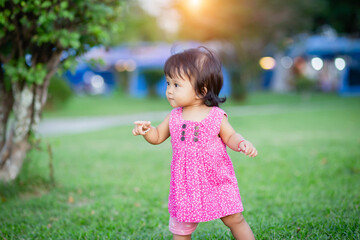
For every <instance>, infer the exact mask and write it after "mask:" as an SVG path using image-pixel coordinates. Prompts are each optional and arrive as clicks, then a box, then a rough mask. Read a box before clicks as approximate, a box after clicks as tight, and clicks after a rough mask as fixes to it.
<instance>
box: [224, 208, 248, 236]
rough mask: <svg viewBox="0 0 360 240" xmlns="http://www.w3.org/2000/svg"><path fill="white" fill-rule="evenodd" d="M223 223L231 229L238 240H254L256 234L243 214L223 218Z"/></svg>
mask: <svg viewBox="0 0 360 240" xmlns="http://www.w3.org/2000/svg"><path fill="white" fill-rule="evenodd" d="M221 220H222V221H223V223H224V224H225V225H226V226H227V227H229V228H230V230H231V233H232V235H233V236H234V238H235V239H236V240H240V239H241V240H247V239H249V240H250V239H251V240H254V239H255V237H254V234H253V232H252V231H251V228H250V226H249V224H248V223H247V222H246V221H245V218H244V217H243V215H242V214H241V213H235V214H233V215H229V216H226V217H223V218H221Z"/></svg>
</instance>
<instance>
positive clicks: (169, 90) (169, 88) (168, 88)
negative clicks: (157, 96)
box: [166, 86, 173, 94]
mask: <svg viewBox="0 0 360 240" xmlns="http://www.w3.org/2000/svg"><path fill="white" fill-rule="evenodd" d="M166 92H167V93H170V94H172V93H173V88H172V86H167V88H166Z"/></svg>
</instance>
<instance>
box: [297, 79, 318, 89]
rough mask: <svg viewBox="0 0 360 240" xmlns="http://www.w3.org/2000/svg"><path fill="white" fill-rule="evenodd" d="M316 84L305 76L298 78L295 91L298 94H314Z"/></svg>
mask: <svg viewBox="0 0 360 240" xmlns="http://www.w3.org/2000/svg"><path fill="white" fill-rule="evenodd" d="M315 86H316V82H315V81H314V80H313V79H310V78H308V77H305V76H298V77H297V78H296V79H295V89H296V91H298V92H312V91H314V90H315Z"/></svg>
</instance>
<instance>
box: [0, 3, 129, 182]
mask: <svg viewBox="0 0 360 240" xmlns="http://www.w3.org/2000/svg"><path fill="white" fill-rule="evenodd" d="M121 7H122V3H121V2H120V1H119V0H117V1H112V0H64V1H61V0H47V1H43V0H27V1H24V0H0V66H1V69H0V179H2V180H5V181H9V180H12V179H14V178H16V176H17V175H18V173H19V171H20V169H21V167H22V164H23V161H24V158H25V156H26V153H27V151H28V150H29V149H30V148H31V145H32V139H34V137H35V136H36V131H37V126H38V124H39V122H40V119H41V113H42V110H43V107H44V105H45V102H46V99H47V90H48V86H49V82H50V79H51V77H52V76H53V75H54V73H55V72H56V71H57V70H58V68H59V67H60V66H65V67H70V66H71V65H73V64H74V59H75V57H76V56H79V55H81V54H83V53H84V52H85V51H86V50H88V49H89V48H90V47H92V46H94V45H98V44H104V45H106V44H109V43H110V42H111V38H110V36H111V32H118V31H120V29H121V22H120V21H119V17H121V14H119V11H120V9H121ZM10 114H12V115H13V123H12V126H9V119H10ZM8 127H9V128H10V131H9V132H8V133H7V128H8Z"/></svg>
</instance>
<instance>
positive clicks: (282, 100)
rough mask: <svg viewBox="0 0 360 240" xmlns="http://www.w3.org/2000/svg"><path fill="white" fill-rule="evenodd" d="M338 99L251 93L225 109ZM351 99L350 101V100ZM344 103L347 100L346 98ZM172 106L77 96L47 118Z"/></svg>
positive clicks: (334, 100)
mask: <svg viewBox="0 0 360 240" xmlns="http://www.w3.org/2000/svg"><path fill="white" fill-rule="evenodd" d="M338 99H339V97H338V96H337V95H335V94H311V95H299V94H292V93H290V94H274V93H271V92H267V93H266V92H259V93H257V92H255V93H252V94H249V95H248V96H247V98H246V99H245V100H244V101H241V102H239V101H235V100H234V99H232V98H228V99H227V101H226V102H225V104H224V105H223V107H225V108H226V107H228V106H238V105H242V106H253V105H263V104H299V103H305V104H308V103H310V102H311V103H319V102H320V103H324V102H327V103H332V104H333V103H337V102H338ZM350 99H351V98H350ZM342 101H347V100H346V98H344V99H343V100H342ZM170 109H171V106H170V105H169V103H168V102H167V101H166V99H163V98H159V97H158V98H156V97H153V98H147V99H136V98H132V97H129V96H127V95H124V94H114V95H111V96H77V97H73V98H71V99H70V100H69V102H67V103H66V104H65V105H64V106H62V107H61V108H58V109H45V111H44V117H45V118H52V117H80V116H104V115H123V114H132V113H139V112H151V111H164V110H170Z"/></svg>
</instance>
